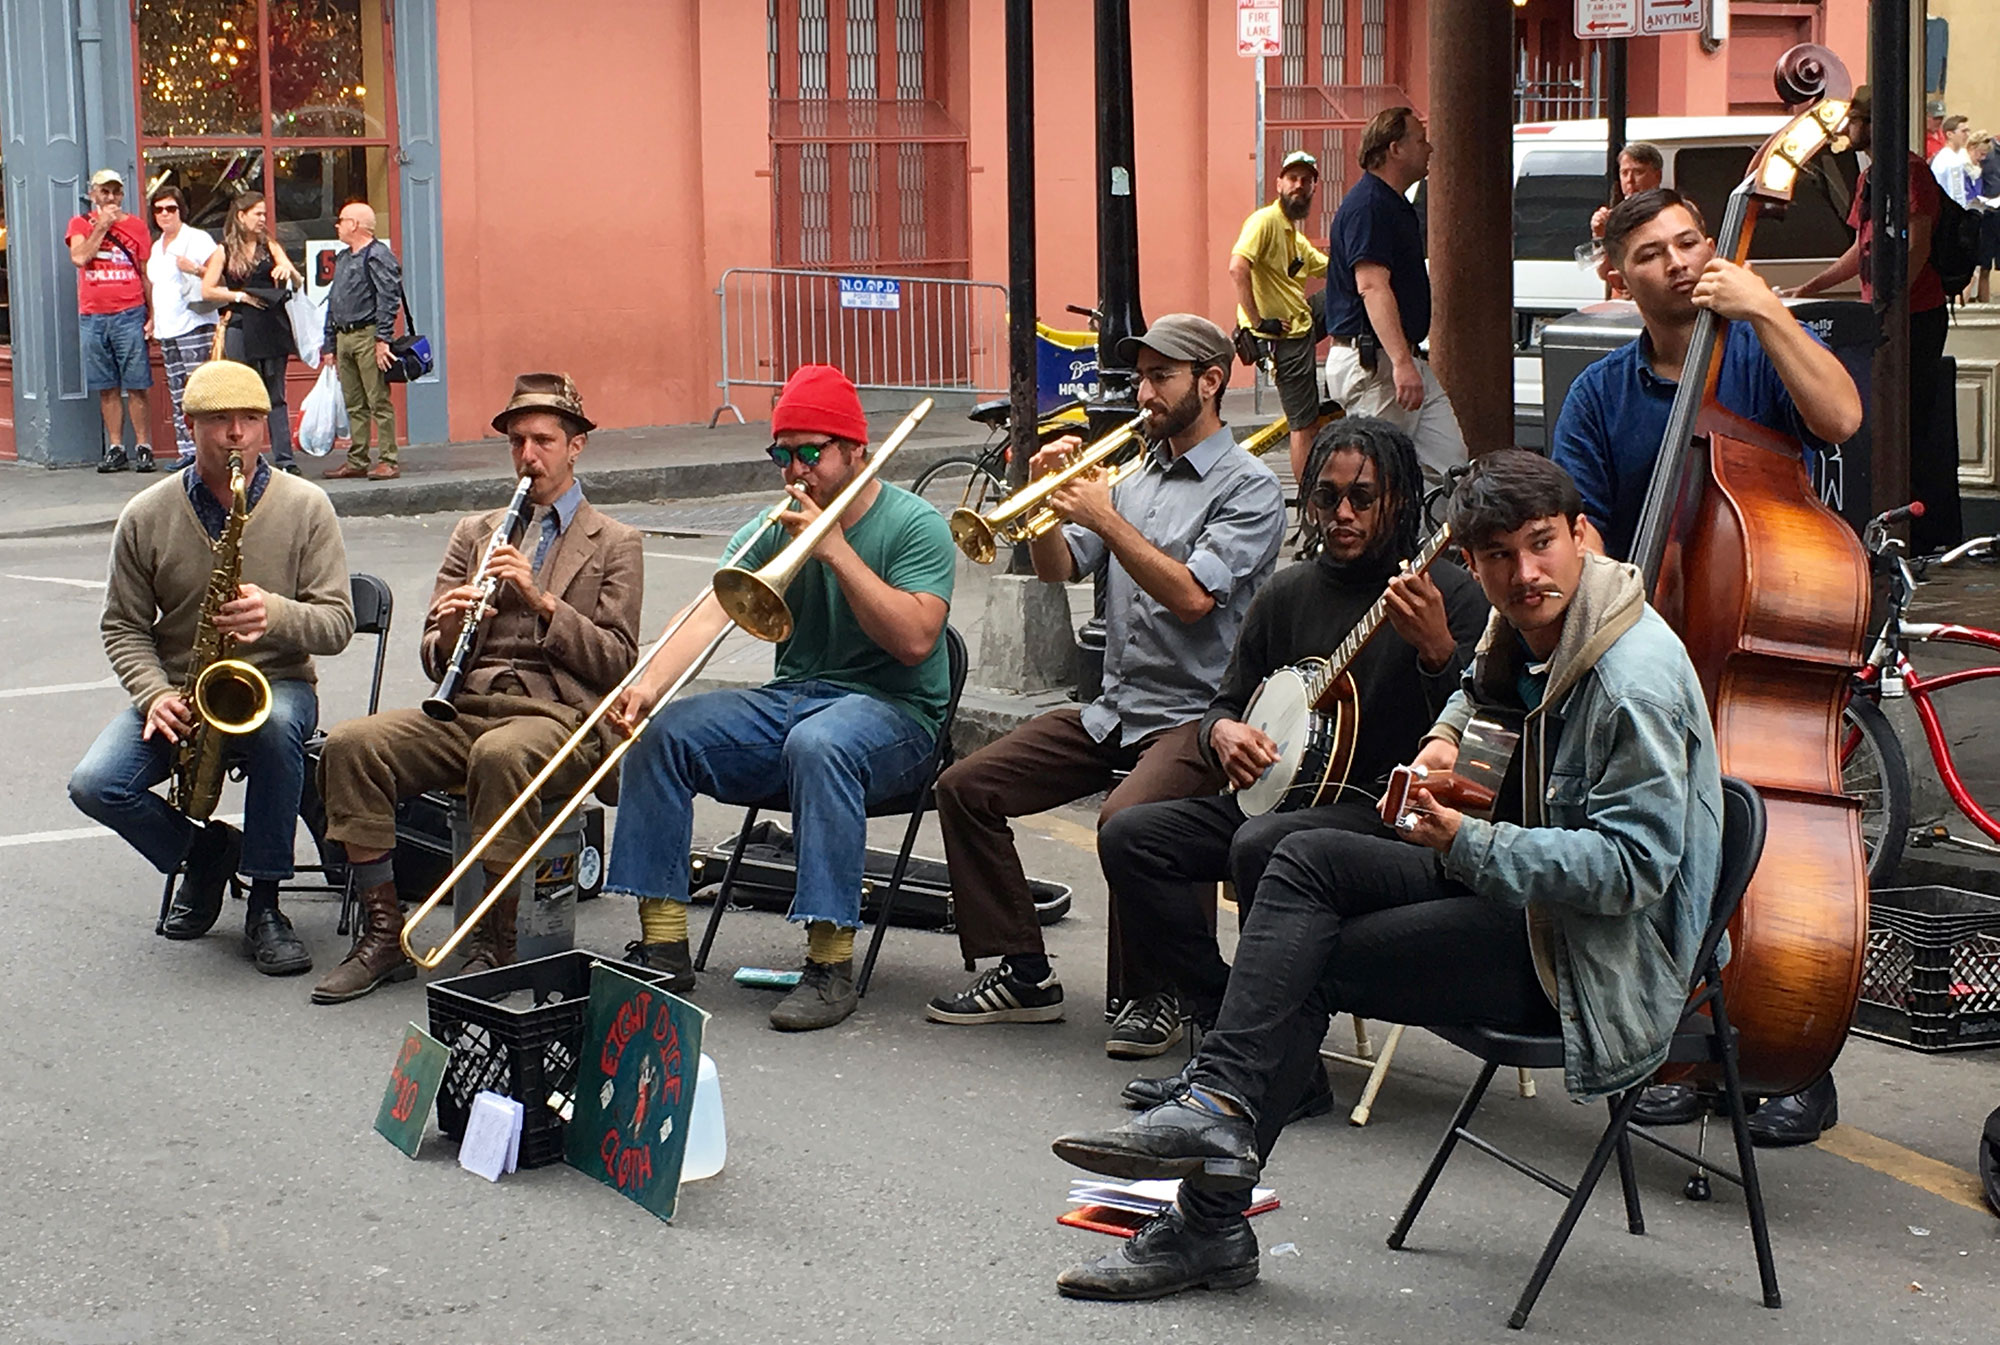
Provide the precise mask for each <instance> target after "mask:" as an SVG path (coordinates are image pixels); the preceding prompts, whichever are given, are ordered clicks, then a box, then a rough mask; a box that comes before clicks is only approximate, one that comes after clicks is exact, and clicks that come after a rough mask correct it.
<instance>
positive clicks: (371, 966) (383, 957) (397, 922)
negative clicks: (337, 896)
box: [312, 879, 417, 1004]
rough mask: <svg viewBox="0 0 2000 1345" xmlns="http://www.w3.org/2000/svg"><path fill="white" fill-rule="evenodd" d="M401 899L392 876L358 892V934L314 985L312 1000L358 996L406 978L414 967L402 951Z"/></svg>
mask: <svg viewBox="0 0 2000 1345" xmlns="http://www.w3.org/2000/svg"><path fill="white" fill-rule="evenodd" d="M402 929H403V903H402V902H401V901H400V900H398V899H397V896H396V883H395V880H394V879H391V880H389V881H388V882H382V883H377V884H376V885H375V886H373V887H371V888H367V889H365V890H364V891H363V892H362V893H361V937H360V938H359V939H357V940H355V943H354V947H353V948H351V949H349V950H348V954H347V956H346V958H345V959H343V960H342V962H341V964H340V965H339V966H337V967H335V968H334V969H333V970H332V971H330V972H328V973H327V974H326V975H325V976H323V977H321V978H320V983H319V984H318V985H316V986H314V987H313V992H312V1001H313V1003H315V1004H340V1003H343V1002H345V1001H347V1000H350V999H359V998H361V997H362V996H363V995H365V994H367V993H368V992H369V991H370V990H373V989H374V988H375V987H376V986H378V985H381V984H382V983H383V982H385V981H407V980H409V979H410V978H411V977H413V976H415V975H416V974H417V968H416V965H415V964H414V963H412V962H411V961H410V959H409V958H407V957H405V956H404V955H403V945H402V942H401V937H400V936H401V934H402Z"/></svg>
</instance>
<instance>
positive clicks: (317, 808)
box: [153, 574, 396, 934]
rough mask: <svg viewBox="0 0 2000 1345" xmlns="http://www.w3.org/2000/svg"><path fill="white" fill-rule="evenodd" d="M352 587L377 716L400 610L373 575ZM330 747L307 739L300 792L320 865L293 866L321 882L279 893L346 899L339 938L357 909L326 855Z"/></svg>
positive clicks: (166, 897)
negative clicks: (325, 766) (371, 644)
mask: <svg viewBox="0 0 2000 1345" xmlns="http://www.w3.org/2000/svg"><path fill="white" fill-rule="evenodd" d="M347 583H348V592H349V593H350V594H351V596H352V598H353V601H354V633H355V634H356V635H373V636H374V637H375V669H374V673H373V675H372V677H371V679H370V681H369V683H368V713H369V714H371V715H372V714H374V713H375V708H376V706H378V705H379V704H380V703H381V700H382V666H383V662H384V660H385V658H386V657H387V655H388V652H389V618H390V616H391V614H392V612H393V611H394V609H395V605H396V602H395V596H394V595H393V594H391V593H390V592H389V586H388V585H387V584H386V583H384V582H383V581H382V580H380V579H377V578H376V577H375V576H374V575H372V574H351V575H349V576H348V580H347ZM325 746H326V730H325V729H315V730H314V731H313V734H312V736H311V737H309V738H307V739H306V742H305V760H306V778H305V787H304V788H303V789H302V790H300V792H299V820H300V821H301V822H304V823H305V824H306V830H307V832H309V833H310V834H311V836H312V838H313V846H314V848H315V849H316V850H317V851H318V852H319V863H317V864H298V865H294V866H293V867H294V871H295V872H297V873H316V874H318V875H319V876H320V881H319V882H317V883H298V882H287V883H285V884H283V885H282V886H281V889H280V890H281V891H285V892H339V893H342V894H343V895H342V898H341V903H340V929H339V932H340V933H342V934H345V933H347V931H348V917H349V907H350V906H351V905H352V903H353V900H354V896H353V893H351V892H349V891H348V890H347V880H346V879H347V866H346V864H345V863H344V862H339V861H335V860H334V859H333V858H332V856H331V855H330V854H329V853H328V851H327V846H328V844H329V842H328V841H327V839H326V803H325V801H324V800H323V799H321V798H320V794H319V758H320V752H321V751H322V749H324V748H325ZM231 774H232V775H234V776H236V777H237V778H238V779H240V778H242V774H243V772H242V768H241V767H240V766H232V767H231ZM185 867H186V866H185V865H184V864H183V865H178V866H176V867H175V869H174V871H173V872H172V873H170V874H168V875H167V881H166V886H165V888H164V889H163V890H162V891H161V893H160V918H159V921H158V923H157V924H155V925H154V927H153V932H154V933H156V934H162V933H164V932H165V930H166V924H167V911H168V910H169V909H171V908H172V906H173V902H174V882H175V880H176V879H178V878H179V877H180V876H181V873H182V871H183V869H185ZM336 875H338V876H339V878H340V881H339V882H335V881H334V879H335V876H336ZM229 890H230V893H231V895H233V896H236V897H241V896H242V895H243V884H242V880H241V879H239V878H238V877H237V876H236V875H235V874H233V873H232V874H230V875H229Z"/></svg>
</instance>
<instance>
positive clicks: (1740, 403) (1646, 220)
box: [1549, 187, 1861, 560]
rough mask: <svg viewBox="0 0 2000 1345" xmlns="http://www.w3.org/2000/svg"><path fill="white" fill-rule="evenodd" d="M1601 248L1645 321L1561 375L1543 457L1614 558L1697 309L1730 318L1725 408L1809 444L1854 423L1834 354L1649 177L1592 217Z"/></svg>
mask: <svg viewBox="0 0 2000 1345" xmlns="http://www.w3.org/2000/svg"><path fill="white" fill-rule="evenodd" d="M1604 252H1605V257H1606V259H1607V260H1608V261H1609V263H1610V266H1611V275H1612V279H1613V283H1614V284H1617V285H1619V286H1622V287H1623V288H1624V289H1625V290H1626V291H1627V292H1628V293H1630V294H1631V296H1632V300H1633V302H1634V303H1636V304H1637V305H1638V306H1639V316H1640V317H1641V318H1643V319H1644V320H1645V323H1646V330H1645V333H1644V334H1643V335H1641V336H1640V337H1639V338H1638V339H1637V340H1636V341H1633V342H1631V343H1630V344H1629V345H1624V346H1620V347H1619V348H1618V349H1617V350H1614V351H1612V352H1611V353H1610V354H1609V355H1606V356H1605V357H1604V358H1603V359H1601V360H1599V361H1597V363H1595V364H1593V365H1591V366H1590V367H1589V368H1588V369H1585V370H1584V371H1583V372H1582V373H1581V374H1579V375H1578V376H1577V379H1576V381H1575V382H1574V383H1572V384H1570V388H1569V395H1568V396H1567V397H1565V398H1564V399H1563V408H1562V414H1561V415H1560V416H1558V417H1557V419H1556V428H1555V435H1554V437H1553V438H1552V439H1551V441H1550V444H1551V447H1550V449H1549V456H1550V457H1551V458H1553V459H1554V460H1555V461H1556V462H1557V463H1558V464H1559V465H1560V466H1562V467H1563V468H1564V469H1565V470H1567V471H1568V472H1569V474H1570V475H1571V476H1572V477H1574V478H1575V480H1576V484H1577V489H1578V490H1579V491H1580V492H1581V493H1582V495H1583V511H1584V516H1585V518H1586V520H1587V521H1588V523H1589V524H1590V525H1591V529H1592V530H1593V531H1594V532H1595V533H1596V534H1597V537H1596V538H1595V539H1593V544H1594V545H1596V546H1597V547H1598V548H1599V549H1601V550H1602V551H1603V552H1604V553H1605V554H1606V555H1608V556H1611V557H1612V558H1613V559H1617V560H1622V559H1624V558H1625V555H1626V553H1627V552H1628V551H1630V550H1631V547H1632V538H1633V534H1634V533H1636V532H1637V531H1638V527H1639V514H1640V511H1641V509H1642V508H1643V507H1644V504H1645V500H1646V487H1647V483H1648V482H1649V481H1650V480H1651V479H1652V475H1653V461H1654V459H1655V458H1657V457H1658V456H1659V452H1660V440H1661V439H1662V438H1663V437H1664V435H1665V433H1666V428H1667V417H1668V414H1669V412H1671V410H1672V409H1673V404H1674V394H1675V392H1676V391H1678V389H1679V387H1680V377H1681V364H1682V361H1683V360H1684V359H1685V358H1686V357H1687V349H1688V343H1689V341H1690V340H1692V339H1693V336H1694V325H1695V318H1696V317H1697V315H1698V314H1699V312H1700V310H1701V309H1704V308H1707V309H1711V310H1713V311H1714V312H1715V314H1716V315H1717V316H1718V317H1723V318H1727V319H1729V325H1728V328H1727V330H1726V332H1725V334H1724V337H1723V351H1722V369H1721V374H1720V377H1719V379H1718V381H1717V384H1716V397H1717V400H1718V401H1720V402H1721V404H1722V406H1723V407H1724V409H1726V410H1728V411H1731V412H1734V413H1735V414H1736V415H1738V416H1741V417H1742V418H1743V419H1745V420H1748V421H1752V422H1754V423H1756V424H1759V425H1763V426H1766V427H1768V428H1770V429H1774V430H1777V431H1779V432H1780V433H1783V434H1787V435H1790V436H1792V437H1793V438H1795V439H1799V440H1802V441H1803V442H1805V443H1806V444H1808V445H1810V446H1812V447H1813V448H1815V449H1823V448H1824V447H1825V446H1826V445H1828V444H1837V443H1840V442H1841V441H1843V440H1845V439H1847V438H1849V437H1851V436H1852V435H1853V434H1854V432H1855V431H1856V430H1858V429H1860V428H1861V394H1860V393H1859V392H1858V391H1856V390H1855V387H1854V380H1853V379H1852V378H1850V377H1849V376H1848V373H1847V370H1846V369H1845V368H1844V367H1843V366H1842V365H1841V363H1840V360H1839V359H1838V358H1837V357H1836V356H1835V355H1834V353H1833V352H1832V351H1830V350H1828V349H1827V348H1826V347H1825V346H1824V345H1822V344H1821V343H1820V341H1819V339H1818V338H1817V337H1815V336H1814V335H1813V334H1812V333H1811V332H1809V331H1807V330H1806V329H1805V328H1804V327H1803V326H1801V325H1800V324H1799V322H1798V320H1797V319H1795V318H1794V317H1792V315H1791V313H1790V312H1789V311H1788V310H1787V309H1786V308H1785V304H1784V301H1783V300H1782V299H1780V298H1779V297H1778V296H1777V294H1775V293H1774V292H1773V291H1772V289H1771V287H1770V286H1769V285H1767V284H1765V283H1764V281H1763V279H1762V278H1761V277H1760V276H1758V275H1757V274H1756V273H1755V272H1753V271H1751V270H1749V269H1748V268H1746V267H1742V266H1738V265H1736V264H1735V263H1733V262H1729V261H1725V260H1723V259H1722V258H1720V257H1718V256H1716V255H1715V240H1714V239H1712V238H1710V237H1709V236H1708V231H1707V229H1706V228H1704V227H1703V225H1702V220H1701V215H1700V214H1699V213H1698V212H1697V211H1696V209H1695V207H1694V204H1693V203H1692V202H1690V201H1688V200H1686V199H1685V198H1683V197H1682V196H1681V194H1680V193H1679V192H1677V191H1674V190H1672V189H1671V188H1667V187H1656V188H1654V189H1653V190H1651V191H1643V192H1640V193H1639V194H1638V195H1636V196H1632V197H1628V198H1627V199H1625V200H1624V201H1621V202H1619V204H1618V205H1617V207H1616V208H1615V209H1613V210H1612V212H1611V215H1610V218H1609V219H1607V220H1606V221H1605V224H1604Z"/></svg>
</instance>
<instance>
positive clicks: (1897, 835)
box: [1841, 504, 2000, 887]
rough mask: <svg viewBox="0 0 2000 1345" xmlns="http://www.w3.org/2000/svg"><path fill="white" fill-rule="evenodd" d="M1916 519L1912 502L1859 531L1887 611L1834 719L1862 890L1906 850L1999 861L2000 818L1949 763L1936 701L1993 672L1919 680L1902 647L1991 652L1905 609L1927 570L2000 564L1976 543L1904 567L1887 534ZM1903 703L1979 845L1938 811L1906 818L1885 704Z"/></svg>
mask: <svg viewBox="0 0 2000 1345" xmlns="http://www.w3.org/2000/svg"><path fill="white" fill-rule="evenodd" d="M1922 512H1923V506H1922V505H1921V504H1913V505H1909V506H1906V507H1905V508H1902V509H1892V510H1890V511H1889V512H1887V513H1885V514H1881V515H1878V516H1877V517H1876V518H1874V519H1873V520H1871V521H1870V522H1869V524H1868V526H1867V527H1866V528H1865V529H1864V530H1863V532H1862V544H1863V545H1864V546H1865V547H1866V548H1867V549H1868V554H1869V556H1870V558H1871V564H1872V566H1873V568H1874V571H1875V573H1876V574H1878V575H1880V576H1882V577H1884V578H1885V579H1886V580H1887V583H1888V613H1887V615H1886V616H1885V617H1884V619H1883V622H1882V629H1881V631H1880V633H1879V634H1878V635H1877V636H1876V640H1875V644H1874V647H1873V648H1872V649H1871V650H1870V651H1869V654H1868V658H1867V661H1866V662H1864V663H1863V664H1862V666H1861V667H1860V668H1858V669H1856V670H1855V673H1854V679H1853V683H1852V686H1851V689H1850V694H1849V696H1848V702H1847V706H1846V708H1845V709H1844V711H1843V712H1842V716H1843V722H1844V724H1845V733H1844V737H1843V740H1842V743H1841V780H1842V786H1843V788H1844V789H1845V790H1846V791H1847V792H1848V793H1849V794H1852V795H1854V796H1856V797H1858V798H1859V799H1860V800H1861V804H1862V841H1863V846H1864V849H1865V851H1866V853H1867V856H1868V881H1869V885H1870V886H1871V887H1875V886H1881V885H1884V884H1886V883H1888V882H1889V881H1891V880H1892V879H1893V878H1894V876H1895V872H1896V867H1897V865H1898V864H1900V863H1901V862H1902V858H1903V853H1904V850H1905V848H1906V847H1907V846H1908V845H1911V844H1915V845H1919V846H1927V845H1944V846H1952V847H1956V848H1958V849H1962V850H1970V851H1975V852H1978V853H1981V854H1988V855H2000V818H1996V817H1995V816H1994V815H1993V813H1991V812H1989V811H1988V810H1987V809H1986V808H1985V807H1984V806H1983V805H1982V804H1981V803H1980V802H1979V800H1978V799H1976V798H1974V797H1973V795H1972V791H1971V789H1970V788H1969V787H1967V785H1966V783H1965V780H1964V777H1963V776H1962V775H1961V774H1960V773H1959V769H1958V765H1957V763H1956V762H1955V761H1954V760H1953V758H1952V752H1951V743H1950V742H1949V741H1948V740H1947V739H1946V737H1945V731H1944V724H1943V721H1942V719H1941V718H1940V716H1939V714H1938V708H1937V704H1936V700H1935V697H1936V696H1937V695H1938V694H1939V693H1940V692H1944V691H1947V690H1950V689H1951V688H1953V687H1958V686H1965V685H1969V684H1971V683H1974V682H1979V681H1984V680H1986V679H1988V678H1994V677H2000V665H1984V666H1978V667H1972V668H1961V669H1956V670H1953V671H1948V672H1941V673H1935V674H1926V673H1921V672H1919V671H1918V670H1917V669H1916V667H1915V665H1914V664H1913V663H1912V662H1911V659H1910V655H1909V651H1908V649H1907V648H1906V645H1907V644H1910V643H1916V644H1938V645H1960V646H1964V647H1966V648H1970V649H1977V650H1979V651H1981V652H1982V653H1984V654H1988V655H2000V632H1994V631H1990V630H1983V629H1981V628H1979V627H1977V626H1963V625H1958V624H1955V623H1950V622H1932V621H1911V620H1909V619H1908V615H1907V614H1908V612H1909V608H1910V604H1911V600H1912V598H1913V597H1914V595H1915V593H1916V589H1917V587H1918V585H1920V584H1922V583H1923V582H1924V580H1925V578H1926V577H1927V576H1928V575H1929V574H1930V572H1931V571H1932V570H1934V569H1935V570H1943V569H1947V568H1950V567H1951V566H1954V565H1959V564H1963V563H1965V562H1967V561H1992V560H1996V559H2000V553H1996V548H1997V547H2000V538H1995V537H1975V538H1973V539H1972V540H1971V541H1968V542H1964V543H1961V544H1960V545H1958V546H1955V547H1953V548H1951V549H1950V550H1949V551H1946V552H1943V553H1942V554H1940V555H1937V556H1934V557H1929V558H1926V559H1921V560H1911V559H1909V558H1908V557H1906V556H1904V555H1903V554H1902V551H1903V543H1902V540H1901V539H1900V538H1897V537H1894V536H1891V535H1890V533H1889V529H1890V528H1891V527H1893V526H1894V525H1895V524H1897V523H1899V522H1901V521H1903V520H1904V519H1907V518H1914V517H1917V516H1919V515H1921V513H1922ZM1905 700H1907V701H1908V703H1909V706H1910V708H1911V709H1913V710H1914V711H1915V713H1916V718H1917V721H1918V723H1919V724H1920V725H1921V726H1922V730H1923V738H1924V743H1925V746H1926V747H1927V748H1928V750H1929V752H1930V755H1931V760H1932V761H1933V763H1934V764H1935V765H1936V767H1937V773H1938V777H1939V778H1940V779H1941V780H1942V781H1943V784H1944V788H1945V792H1946V793H1947V794H1948V795H1949V796H1950V800H1951V803H1952V805H1954V806H1955V807H1956V808H1957V810H1958V812H1959V813H1960V814H1961V815H1962V816H1963V817H1964V818H1965V820H1966V821H1968V822H1970V823H1971V824H1972V825H1973V826H1975V827H1977V828H1978V829H1979V831H1980V832H1981V833H1983V834H1984V836H1985V838H1986V839H1984V840H1976V839H1973V838H1972V837H1969V836H1964V835H1954V834H1953V833H1952V831H1951V829H1950V827H1949V826H1948V825H1947V823H1946V821H1945V817H1944V811H1943V809H1942V808H1939V809H1938V815H1937V816H1935V817H1925V818H1923V819H1920V820H1919V819H1915V818H1914V817H1913V814H1914V812H1915V809H1916V799H1915V796H1914V791H1913V788H1912V784H1911V777H1910V765H1909V757H1908V753H1907V752H1906V750H1905V748H1904V745H1903V738H1902V735H1900V734H1898V733H1897V732H1896V729H1895V727H1894V725H1893V724H1892V723H1891V721H1890V716H1889V713H1888V712H1886V711H1885V710H1884V709H1883V705H1884V703H1885V702H1888V703H1891V705H1892V706H1893V704H1894V703H1896V702H1901V701H1905Z"/></svg>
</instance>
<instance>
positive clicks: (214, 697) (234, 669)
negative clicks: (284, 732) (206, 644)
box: [194, 658, 271, 734]
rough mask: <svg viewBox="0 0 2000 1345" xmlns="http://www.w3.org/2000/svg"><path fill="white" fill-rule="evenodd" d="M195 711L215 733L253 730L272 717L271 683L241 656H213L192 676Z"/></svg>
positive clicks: (238, 732)
mask: <svg viewBox="0 0 2000 1345" xmlns="http://www.w3.org/2000/svg"><path fill="white" fill-rule="evenodd" d="M194 712H195V714H197V715H199V716H200V717H201V721H202V723H204V724H206V725H207V726H208V727H209V728H212V729H214V730H215V731H216V732H218V733H228V734H243V733H255V732H256V731H257V730H258V729H260V728H262V727H263V725H264V721H265V720H267V719H269V718H270V717H271V684H270V682H269V681H267V680H265V677H264V674H263V673H261V672H259V671H258V670H257V669H256V667H255V666H253V665H252V664H249V663H245V662H244V661H243V660H242V659H237V658H220V659H216V660H215V661H214V662H213V663H210V664H209V665H208V666H207V667H206V668H203V669H202V670H201V675H200V676H199V677H197V678H195V681H194Z"/></svg>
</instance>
